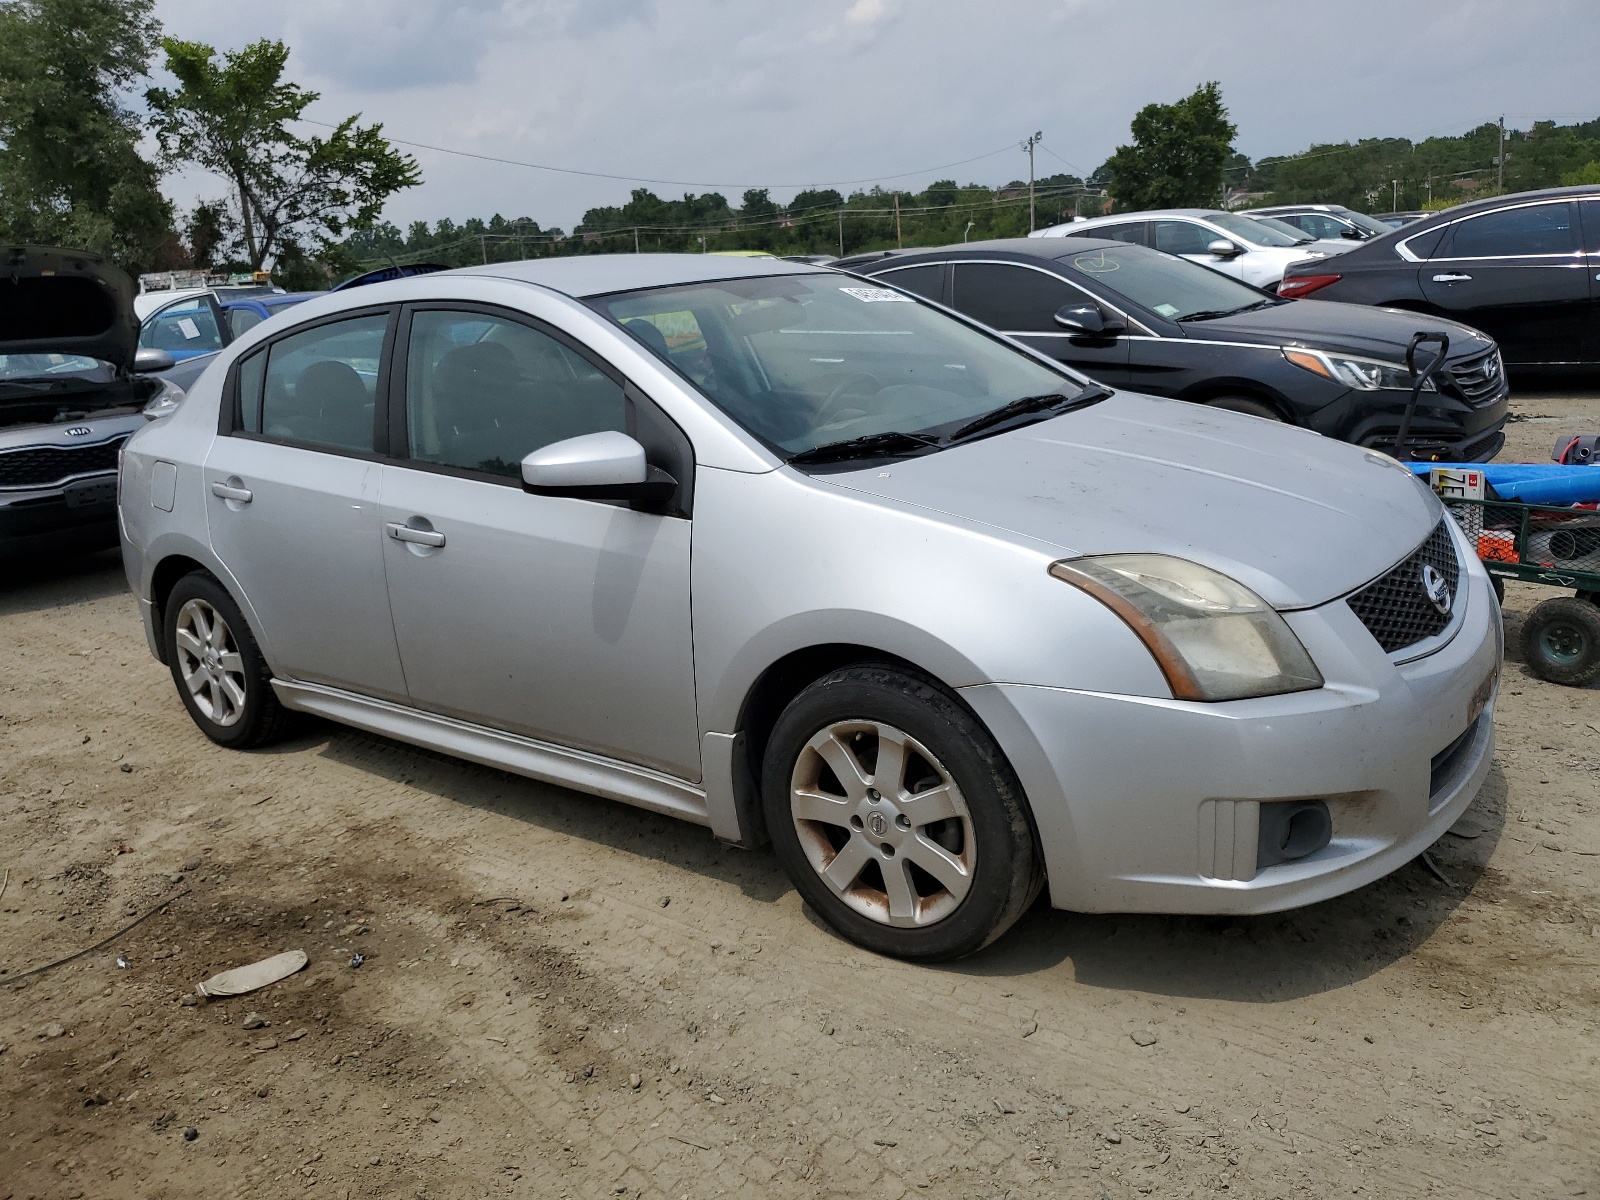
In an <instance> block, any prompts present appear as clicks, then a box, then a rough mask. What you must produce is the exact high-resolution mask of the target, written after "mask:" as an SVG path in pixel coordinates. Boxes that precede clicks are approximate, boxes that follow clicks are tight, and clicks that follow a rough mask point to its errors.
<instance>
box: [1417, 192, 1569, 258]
mask: <svg viewBox="0 0 1600 1200" xmlns="http://www.w3.org/2000/svg"><path fill="white" fill-rule="evenodd" d="M1586 199H1594V200H1600V196H1563V197H1560V198H1559V199H1552V198H1549V197H1546V198H1545V199H1543V200H1524V201H1522V202H1521V203H1520V204H1506V205H1503V206H1501V207H1500V208H1486V209H1484V210H1482V211H1481V212H1475V213H1467V214H1466V215H1465V216H1460V217H1455V218H1453V219H1451V220H1449V221H1446V222H1445V223H1444V224H1443V225H1434V226H1431V227H1430V228H1428V229H1423V230H1419V231H1418V232H1416V233H1414V234H1412V235H1411V236H1410V237H1408V238H1403V239H1401V240H1400V241H1398V242H1396V243H1395V246H1394V250H1395V253H1396V254H1398V255H1399V256H1400V257H1401V258H1403V259H1405V260H1406V261H1407V262H1414V263H1420V262H1496V261H1499V260H1503V259H1508V258H1573V257H1575V256H1577V255H1581V254H1583V253H1584V252H1583V251H1582V250H1573V251H1570V252H1568V253H1565V254H1485V255H1481V256H1479V257H1476V258H1457V257H1451V258H1418V257H1417V256H1416V255H1415V254H1413V253H1412V252H1411V243H1412V242H1414V241H1416V239H1417V238H1419V237H1422V236H1423V235H1424V234H1428V233H1435V232H1437V231H1439V230H1448V229H1450V228H1452V227H1454V226H1456V225H1459V224H1461V223H1462V222H1463V221H1475V220H1477V219H1478V218H1479V217H1488V216H1493V215H1494V214H1496V213H1503V212H1511V211H1513V210H1514V209H1518V208H1538V207H1540V206H1541V205H1546V204H1573V203H1581V202H1582V201H1583V200H1586ZM1579 221H1580V225H1579V229H1580V230H1581V229H1582V225H1581V221H1582V217H1579ZM1439 240H1440V241H1443V240H1444V239H1443V238H1442V237H1441V238H1440V239H1439ZM1580 244H1581V234H1580Z"/></svg>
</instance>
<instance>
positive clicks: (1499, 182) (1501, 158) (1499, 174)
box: [1494, 113, 1506, 192]
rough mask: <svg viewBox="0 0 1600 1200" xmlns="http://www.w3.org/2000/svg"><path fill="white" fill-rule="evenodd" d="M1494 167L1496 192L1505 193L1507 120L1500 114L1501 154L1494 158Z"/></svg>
mask: <svg viewBox="0 0 1600 1200" xmlns="http://www.w3.org/2000/svg"><path fill="white" fill-rule="evenodd" d="M1494 165H1495V183H1494V186H1495V190H1496V191H1499V192H1504V191H1505V190H1506V118H1505V114H1504V113H1501V114H1500V153H1498V154H1496V155H1495V156H1494Z"/></svg>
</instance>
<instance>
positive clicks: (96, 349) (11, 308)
mask: <svg viewBox="0 0 1600 1200" xmlns="http://www.w3.org/2000/svg"><path fill="white" fill-rule="evenodd" d="M138 344H139V319H138V318H137V317H136V316H135V315H134V312H133V281H132V280H131V279H129V278H128V276H127V275H126V274H124V273H123V272H122V271H120V270H118V269H117V268H116V267H114V266H112V265H111V264H110V263H108V262H106V261H105V259H103V258H101V257H100V256H99V255H98V254H91V253H89V252H88V251H87V250H55V249H50V248H47V247H43V246H0V354H77V355H83V356H85V357H88V358H98V359H100V360H101V361H102V362H108V363H111V364H112V365H113V366H116V367H123V368H126V367H130V366H132V365H133V356H134V353H135V352H136V350H137V348H138Z"/></svg>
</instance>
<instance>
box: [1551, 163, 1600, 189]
mask: <svg viewBox="0 0 1600 1200" xmlns="http://www.w3.org/2000/svg"><path fill="white" fill-rule="evenodd" d="M1585 183H1588V184H1595V183H1600V162H1591V163H1584V165H1583V166H1581V167H1579V168H1578V169H1577V170H1576V171H1568V172H1567V173H1566V174H1565V175H1563V176H1562V177H1561V186H1562V187H1578V186H1580V185H1582V184H1585Z"/></svg>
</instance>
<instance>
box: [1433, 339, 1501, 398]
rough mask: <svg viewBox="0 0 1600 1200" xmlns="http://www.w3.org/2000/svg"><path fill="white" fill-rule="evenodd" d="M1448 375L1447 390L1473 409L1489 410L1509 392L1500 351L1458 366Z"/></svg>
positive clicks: (1494, 351)
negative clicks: (1502, 395)
mask: <svg viewBox="0 0 1600 1200" xmlns="http://www.w3.org/2000/svg"><path fill="white" fill-rule="evenodd" d="M1446 374H1447V375H1448V381H1447V383H1446V387H1448V388H1449V390H1450V391H1453V392H1455V393H1456V395H1458V396H1460V397H1461V398H1462V399H1463V400H1465V401H1466V402H1467V403H1468V404H1470V405H1471V406H1472V407H1473V408H1487V407H1488V406H1489V405H1491V404H1493V403H1494V402H1495V401H1496V400H1498V399H1499V398H1500V396H1501V394H1502V393H1504V391H1505V390H1506V369H1505V364H1504V363H1503V362H1501V360H1500V351H1499V350H1490V351H1488V352H1487V353H1485V354H1480V355H1478V356H1477V357H1476V358H1469V359H1465V360H1463V361H1461V362H1458V363H1455V364H1453V365H1451V366H1450V367H1448V368H1447V370H1446Z"/></svg>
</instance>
